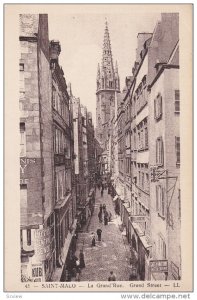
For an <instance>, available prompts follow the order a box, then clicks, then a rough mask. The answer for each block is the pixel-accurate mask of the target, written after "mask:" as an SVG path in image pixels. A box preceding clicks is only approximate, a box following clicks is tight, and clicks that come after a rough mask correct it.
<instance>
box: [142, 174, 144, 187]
mask: <svg viewBox="0 0 197 300" xmlns="http://www.w3.org/2000/svg"><path fill="white" fill-rule="evenodd" d="M142 189H144V173H142Z"/></svg>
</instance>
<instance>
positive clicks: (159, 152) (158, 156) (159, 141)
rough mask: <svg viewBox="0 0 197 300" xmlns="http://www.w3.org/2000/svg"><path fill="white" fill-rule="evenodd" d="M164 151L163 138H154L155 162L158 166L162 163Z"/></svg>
mask: <svg viewBox="0 0 197 300" xmlns="http://www.w3.org/2000/svg"><path fill="white" fill-rule="evenodd" d="M163 156H164V153H163V140H162V137H159V138H157V140H156V164H157V165H159V166H162V165H163V162H164V157H163Z"/></svg>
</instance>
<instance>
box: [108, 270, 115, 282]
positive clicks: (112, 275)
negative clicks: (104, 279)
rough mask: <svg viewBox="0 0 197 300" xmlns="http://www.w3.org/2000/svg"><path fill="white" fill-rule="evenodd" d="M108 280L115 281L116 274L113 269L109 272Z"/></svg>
mask: <svg viewBox="0 0 197 300" xmlns="http://www.w3.org/2000/svg"><path fill="white" fill-rule="evenodd" d="M108 281H116V276H115V274H114V272H113V271H111V272H110V276H109V277H108Z"/></svg>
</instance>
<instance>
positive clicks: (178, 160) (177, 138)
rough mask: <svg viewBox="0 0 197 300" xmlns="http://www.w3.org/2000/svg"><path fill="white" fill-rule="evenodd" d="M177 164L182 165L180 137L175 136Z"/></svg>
mask: <svg viewBox="0 0 197 300" xmlns="http://www.w3.org/2000/svg"><path fill="white" fill-rule="evenodd" d="M175 151H176V164H177V165H180V137H179V136H175Z"/></svg>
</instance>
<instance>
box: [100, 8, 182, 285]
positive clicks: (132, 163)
mask: <svg viewBox="0 0 197 300" xmlns="http://www.w3.org/2000/svg"><path fill="white" fill-rule="evenodd" d="M178 24H179V22H178V14H172V13H169V14H168V13H164V14H161V21H159V22H158V23H157V25H156V27H155V30H154V32H153V33H144V32H142V33H139V34H138V36H137V49H136V60H135V62H134V65H133V68H132V76H127V77H126V80H125V88H124V89H123V91H122V93H118V94H117V95H115V102H114V106H115V113H114V118H112V121H111V127H110V131H109V135H110V136H109V137H108V140H110V139H111V140H112V143H111V165H113V167H112V168H111V175H112V176H111V181H112V184H113V187H114V191H115V194H116V197H115V198H114V201H115V203H117V204H118V207H119V209H118V213H119V214H120V218H121V221H122V225H123V228H125V231H124V232H125V235H126V236H127V239H128V241H129V243H130V244H131V257H132V258H131V260H132V262H133V264H134V265H135V266H134V269H135V271H136V275H137V278H138V279H139V280H158V279H160V280H161V279H162V280H165V279H176V280H177V279H180V278H181V246H180V244H181V235H180V232H181V190H180V124H179V115H180V92H179V43H178V41H179V25H178ZM106 151H107V145H105V152H106ZM105 152H104V153H105ZM155 261H156V262H155ZM153 264H154V268H156V267H157V270H158V269H159V268H160V264H163V265H164V266H165V267H164V268H163V271H160V272H154V268H153V267H152V266H153ZM155 266H156V267H155Z"/></svg>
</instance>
